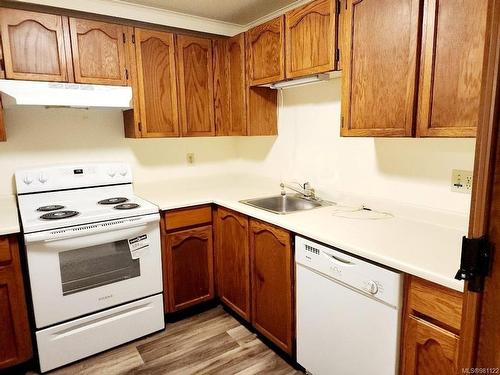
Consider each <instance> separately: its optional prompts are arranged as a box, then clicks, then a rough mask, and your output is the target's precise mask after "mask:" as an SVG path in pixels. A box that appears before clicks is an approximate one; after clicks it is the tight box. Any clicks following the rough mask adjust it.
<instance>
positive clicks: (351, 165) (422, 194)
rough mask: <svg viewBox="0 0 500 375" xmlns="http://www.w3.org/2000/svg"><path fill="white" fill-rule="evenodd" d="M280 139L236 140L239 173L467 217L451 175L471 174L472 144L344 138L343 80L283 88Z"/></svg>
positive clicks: (467, 197) (463, 200) (464, 201)
mask: <svg viewBox="0 0 500 375" xmlns="http://www.w3.org/2000/svg"><path fill="white" fill-rule="evenodd" d="M282 93H283V97H282V100H283V106H282V107H281V108H280V112H279V121H278V123H279V136H278V137H264V138H259V137H249V138H239V139H238V140H237V144H238V146H237V148H238V154H239V157H240V158H241V160H242V163H243V166H244V167H241V168H242V169H244V170H247V171H250V172H251V173H256V174H265V175H268V176H269V177H275V178H280V179H285V180H300V181H306V180H308V181H310V182H311V183H312V184H313V185H314V186H315V187H317V188H319V189H320V190H323V191H326V192H328V193H330V192H342V193H351V194H356V195H362V196H372V197H376V198H385V199H391V200H395V201H400V202H406V203H410V204H416V205H421V206H428V207H433V208H438V209H446V210H451V211H456V212H463V213H465V212H468V209H469V202H470V195H467V194H462V193H453V192H451V191H450V178H451V170H452V169H466V170H472V169H473V160H474V143H475V140H474V139H411V138H398V139H394V138H390V139H381V138H375V139H374V138H342V137H340V135H339V134H340V97H341V80H340V79H335V80H332V81H329V82H323V83H318V84H315V85H308V86H302V87H298V88H293V89H287V90H283V91H282Z"/></svg>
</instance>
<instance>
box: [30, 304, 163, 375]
mask: <svg viewBox="0 0 500 375" xmlns="http://www.w3.org/2000/svg"><path fill="white" fill-rule="evenodd" d="M164 327H165V321H164V316H163V298H162V294H157V295H155V296H152V297H148V298H144V299H142V300H139V301H135V302H132V303H127V304H125V305H122V306H119V307H114V308H111V309H108V310H106V311H101V312H98V313H95V314H92V315H89V316H86V317H84V318H80V319H75V320H73V321H71V322H67V323H62V324H59V325H57V326H54V327H50V328H47V329H43V330H41V331H38V332H37V333H36V340H37V344H38V355H39V358H40V369H41V371H42V372H45V371H49V370H51V369H54V368H56V367H59V366H62V365H65V364H67V363H70V362H73V361H76V360H79V359H81V358H84V357H88V356H89V355H92V354H95V353H98V352H101V351H103V350H107V349H109V348H112V347H115V346H117V345H120V344H123V343H125V342H128V341H131V340H134V339H136V338H139V337H141V336H145V335H147V334H150V333H152V332H155V331H158V330H161V329H163V328H164Z"/></svg>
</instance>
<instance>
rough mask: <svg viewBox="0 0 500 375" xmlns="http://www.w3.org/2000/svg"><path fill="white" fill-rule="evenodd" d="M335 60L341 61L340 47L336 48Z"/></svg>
mask: <svg viewBox="0 0 500 375" xmlns="http://www.w3.org/2000/svg"><path fill="white" fill-rule="evenodd" d="M335 61H340V49H338V48H337V49H335Z"/></svg>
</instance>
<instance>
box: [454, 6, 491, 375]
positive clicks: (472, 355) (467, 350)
mask: <svg viewBox="0 0 500 375" xmlns="http://www.w3.org/2000/svg"><path fill="white" fill-rule="evenodd" d="M499 65H500V0H489V1H488V18H487V27H486V40H485V59H484V63H483V87H482V92H481V104H480V114H479V124H478V131H477V138H476V151H475V160H474V180H473V187H472V197H471V210H470V219H469V236H468V237H469V238H479V237H481V236H483V235H485V234H487V233H488V229H489V224H490V222H489V218H490V207H491V199H492V188H493V182H494V181H493V178H494V173H495V169H497V170H499V169H500V160H495V159H496V147H497V138H498V132H499V130H500V127H499V112H500V77H499V75H500V71H499ZM488 277H489V278H495V279H498V278H500V274H498V273H492V274H490V275H489V276H488ZM467 284H468V283H467V282H466V283H465V292H464V300H463V307H462V311H463V312H462V328H461V332H460V343H459V357H458V366H457V374H462V369H463V368H471V367H475V365H476V361H477V356H478V340H479V336H480V335H481V330H480V321H481V306H482V303H483V302H484V301H483V294H482V293H476V292H471V291H468V290H467V286H468V285H467Z"/></svg>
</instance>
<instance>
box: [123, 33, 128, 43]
mask: <svg viewBox="0 0 500 375" xmlns="http://www.w3.org/2000/svg"><path fill="white" fill-rule="evenodd" d="M122 35H123V43H125V42H126V41H127V38H126V36H125V33H123V34H122Z"/></svg>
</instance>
